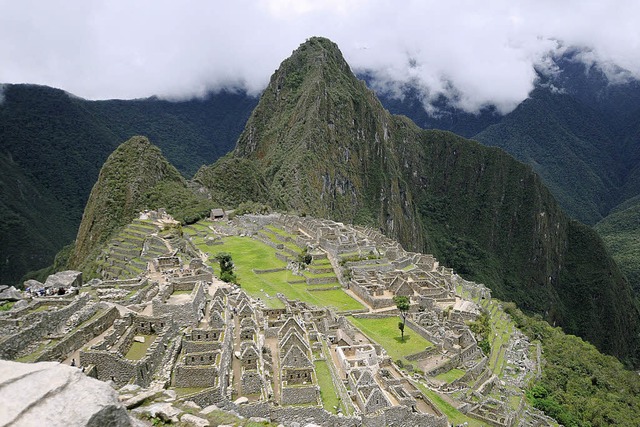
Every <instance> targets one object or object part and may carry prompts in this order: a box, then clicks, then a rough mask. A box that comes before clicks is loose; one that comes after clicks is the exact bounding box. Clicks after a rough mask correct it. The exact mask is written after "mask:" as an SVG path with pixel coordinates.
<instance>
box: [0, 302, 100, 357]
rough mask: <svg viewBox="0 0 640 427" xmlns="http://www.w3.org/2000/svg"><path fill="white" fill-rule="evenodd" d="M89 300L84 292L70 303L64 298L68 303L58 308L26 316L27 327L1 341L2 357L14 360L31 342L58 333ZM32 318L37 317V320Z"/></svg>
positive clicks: (25, 323) (0, 350)
mask: <svg viewBox="0 0 640 427" xmlns="http://www.w3.org/2000/svg"><path fill="white" fill-rule="evenodd" d="M89 300H90V296H89V294H84V295H81V296H79V297H76V298H75V299H74V300H73V301H71V302H70V303H69V300H64V301H66V302H67V305H66V306H64V307H61V308H58V309H57V310H47V311H43V312H39V313H32V314H30V315H27V316H25V319H24V320H23V324H24V325H27V326H26V328H24V329H21V330H20V331H18V332H17V333H15V334H13V335H9V336H8V337H6V338H5V339H4V340H2V341H0V359H6V360H13V359H15V358H16V357H17V356H18V355H19V354H20V352H22V351H23V350H25V349H26V348H27V347H28V346H29V345H30V344H32V343H34V342H36V341H39V340H41V339H42V338H43V337H44V336H46V335H47V334H53V333H56V332H57V331H58V329H60V328H61V327H62V326H64V323H65V322H66V320H67V319H68V318H69V317H70V316H71V315H72V314H73V313H75V312H77V311H80V310H81V309H82V308H83V307H84V306H86V305H87V303H88V302H89ZM34 315H37V316H34ZM32 319H37V321H33V320H32ZM29 325H31V326H29Z"/></svg>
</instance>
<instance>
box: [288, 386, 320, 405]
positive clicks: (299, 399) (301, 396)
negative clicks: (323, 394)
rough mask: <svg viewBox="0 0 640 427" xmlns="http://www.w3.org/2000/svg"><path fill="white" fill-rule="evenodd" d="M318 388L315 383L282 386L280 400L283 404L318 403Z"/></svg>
mask: <svg viewBox="0 0 640 427" xmlns="http://www.w3.org/2000/svg"><path fill="white" fill-rule="evenodd" d="M319 397H320V388H319V387H318V386H316V385H309V386H295V387H282V390H281V391H280V400H281V402H282V404H283V405H302V404H305V403H312V404H316V403H318V399H319Z"/></svg>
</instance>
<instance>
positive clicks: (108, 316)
mask: <svg viewBox="0 0 640 427" xmlns="http://www.w3.org/2000/svg"><path fill="white" fill-rule="evenodd" d="M119 317H120V312H119V311H118V309H117V308H115V307H111V308H109V309H108V310H107V311H106V312H105V313H103V314H102V315H101V316H100V317H98V318H97V319H95V320H94V321H92V322H91V323H89V324H87V325H85V326H82V327H81V328H80V329H78V330H77V331H75V332H73V333H72V334H70V335H67V336H65V337H64V338H63V339H62V341H60V342H59V343H58V344H56V345H55V346H53V347H51V348H50V349H48V350H46V351H44V352H43V353H42V354H41V355H40V356H38V358H37V359H36V360H35V361H36V362H42V361H47V360H54V361H59V362H62V361H63V360H64V359H65V358H66V356H67V354H69V353H71V352H73V351H76V350H77V349H79V348H80V347H82V346H83V345H84V344H85V343H87V342H88V341H90V340H92V339H93V338H95V337H97V336H98V335H100V334H101V333H103V332H104V331H106V330H107V329H109V327H110V326H111V325H112V324H113V322H114V321H115V320H116V319H118V318H119Z"/></svg>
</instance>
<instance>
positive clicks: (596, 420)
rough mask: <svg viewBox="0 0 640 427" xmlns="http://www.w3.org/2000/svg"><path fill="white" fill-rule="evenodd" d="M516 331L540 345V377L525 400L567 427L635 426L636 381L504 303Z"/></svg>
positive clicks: (639, 405)
mask: <svg viewBox="0 0 640 427" xmlns="http://www.w3.org/2000/svg"><path fill="white" fill-rule="evenodd" d="M504 308H505V311H506V312H507V313H509V314H510V315H511V318H512V319H513V320H514V322H515V323H516V325H517V326H518V328H519V329H521V330H522V331H523V332H524V333H526V334H527V335H528V336H529V337H530V338H531V339H534V340H539V341H540V342H541V344H542V350H543V356H544V360H545V364H544V366H543V369H542V377H541V378H540V379H538V380H537V381H535V382H534V383H533V384H531V386H530V389H529V391H528V392H527V396H528V398H529V400H530V402H531V403H532V405H533V406H535V407H536V408H538V409H541V410H543V411H544V412H546V413H547V414H548V415H550V416H552V417H554V418H555V419H556V420H558V422H560V423H562V424H563V425H564V426H566V427H578V426H580V427H582V426H585V427H587V426H588V427H596V426H597V427H606V426H637V425H640V424H639V423H638V414H639V413H640V376H638V374H637V373H635V372H632V371H628V370H626V369H624V366H623V365H622V364H621V363H620V361H619V360H617V359H615V358H614V357H611V356H606V355H604V354H602V353H600V352H598V350H597V349H596V348H595V347H594V346H593V345H591V344H589V343H587V342H585V341H583V340H582V339H580V338H578V337H576V336H573V335H568V334H565V333H564V332H563V331H562V330H561V329H560V328H553V327H551V326H549V324H548V323H547V322H545V321H543V320H542V319H541V318H540V316H534V317H529V316H526V315H524V314H523V313H522V312H521V311H520V310H518V309H517V308H516V307H515V305H513V304H505V305H504Z"/></svg>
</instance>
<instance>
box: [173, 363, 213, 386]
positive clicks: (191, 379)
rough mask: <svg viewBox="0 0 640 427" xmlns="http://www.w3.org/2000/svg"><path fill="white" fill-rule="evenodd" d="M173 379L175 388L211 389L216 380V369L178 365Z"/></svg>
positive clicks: (204, 366)
mask: <svg viewBox="0 0 640 427" xmlns="http://www.w3.org/2000/svg"><path fill="white" fill-rule="evenodd" d="M173 378H174V386H175V387H212V386H215V383H216V380H217V378H218V369H217V368H216V367H215V366H213V365H201V366H186V365H184V364H178V365H176V367H175V371H174V377H173Z"/></svg>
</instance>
